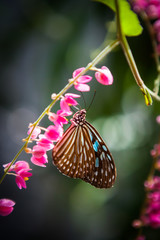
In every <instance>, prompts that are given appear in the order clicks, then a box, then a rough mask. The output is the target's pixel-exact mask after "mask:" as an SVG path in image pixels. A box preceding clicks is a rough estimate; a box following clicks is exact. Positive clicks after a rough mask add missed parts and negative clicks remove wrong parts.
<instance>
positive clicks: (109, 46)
mask: <svg viewBox="0 0 160 240" xmlns="http://www.w3.org/2000/svg"><path fill="white" fill-rule="evenodd" d="M118 45H119V40H115V41H114V42H112V43H111V44H109V45H108V46H107V47H106V48H104V49H103V50H102V51H101V52H100V53H99V54H98V55H97V56H96V57H95V58H94V59H93V61H92V62H90V63H89V64H88V65H87V66H86V67H85V69H84V70H83V71H82V72H80V73H79V74H78V75H77V76H76V77H75V78H74V79H70V80H69V83H68V84H67V85H66V86H65V87H64V88H63V89H62V90H61V91H60V92H59V93H58V94H57V95H56V96H55V98H54V100H53V101H52V102H51V103H50V104H49V105H48V106H47V107H46V108H45V109H44V111H43V112H42V114H41V115H40V116H39V117H38V119H37V120H36V121H35V122H34V123H33V128H32V131H31V133H30V134H29V135H28V137H27V138H26V139H25V141H26V142H25V144H24V145H23V146H22V148H21V149H20V150H19V152H18V153H17V154H16V155H15V157H14V158H13V160H12V162H11V164H10V165H9V167H8V168H7V169H6V170H5V172H4V174H3V176H2V178H1V179H0V184H1V183H2V181H3V179H4V178H5V176H6V174H7V173H8V171H9V169H10V167H11V166H12V165H13V164H14V162H15V161H16V159H17V158H18V157H19V155H20V154H21V152H22V151H23V150H24V149H25V148H26V147H27V145H28V143H29V141H30V139H31V135H32V132H33V131H34V129H35V127H36V126H37V125H38V124H39V122H40V121H41V120H42V119H43V118H44V116H45V115H46V114H47V113H48V112H49V111H50V110H51V108H52V107H53V106H54V105H55V103H56V102H57V101H58V100H59V98H60V97H61V96H62V95H63V94H64V93H65V92H67V91H68V89H69V88H70V87H72V85H73V84H74V82H75V81H76V80H77V79H78V78H79V77H80V76H82V75H84V74H85V73H86V72H87V71H89V70H90V68H92V67H93V66H95V65H96V64H97V63H99V62H100V61H101V60H102V59H103V58H104V57H105V56H106V55H107V54H108V53H109V52H111V51H112V50H113V49H114V48H115V47H116V46H118Z"/></svg>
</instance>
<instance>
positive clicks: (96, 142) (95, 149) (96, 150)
mask: <svg viewBox="0 0 160 240" xmlns="http://www.w3.org/2000/svg"><path fill="white" fill-rule="evenodd" d="M98 146H99V143H98V141H97V140H96V141H95V143H94V144H93V148H94V151H95V152H98Z"/></svg>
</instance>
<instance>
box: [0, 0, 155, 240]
mask: <svg viewBox="0 0 160 240" xmlns="http://www.w3.org/2000/svg"><path fill="white" fill-rule="evenodd" d="M106 2H107V1H106ZM113 2H114V5H112V4H111V1H110V2H109V3H108V5H109V6H111V8H112V9H113V10H114V11H115V12H116V23H117V39H116V40H115V41H113V42H112V43H110V44H109V45H108V46H106V47H105V48H104V49H103V50H102V51H101V52H100V53H99V54H98V55H97V56H96V57H95V58H94V59H93V61H92V62H90V63H89V64H88V65H87V66H86V67H80V68H78V69H76V70H75V71H74V72H73V74H72V78H71V79H69V80H68V84H67V85H66V86H65V87H64V88H63V89H62V90H61V91H60V92H59V93H58V94H55V93H54V94H52V96H51V99H52V102H51V103H50V104H49V105H48V106H47V107H46V109H45V110H44V111H43V112H42V114H41V115H40V116H39V118H38V119H37V120H36V121H35V122H34V123H30V124H29V130H28V132H27V134H28V136H27V137H26V138H25V139H23V141H24V145H23V146H22V148H21V149H20V150H19V152H18V153H17V154H16V156H15V157H14V158H13V160H12V161H11V162H9V163H7V164H4V165H3V167H4V174H3V176H2V178H1V179H0V183H2V181H3V179H4V178H5V176H6V175H10V176H14V177H15V182H16V184H17V186H18V188H19V189H22V188H26V187H27V184H26V182H27V180H29V178H30V177H31V176H32V173H31V171H32V169H31V168H30V166H29V163H27V162H26V161H24V160H18V161H17V159H18V158H19V156H20V154H21V152H22V151H23V150H24V151H25V152H26V153H27V154H30V155H31V157H30V161H31V162H32V163H33V164H35V165H37V166H39V167H46V165H47V163H48V157H47V152H48V151H50V150H51V149H53V148H54V145H55V143H56V142H57V141H59V140H60V139H61V137H62V136H63V132H64V129H63V126H64V125H65V124H67V123H68V119H67V117H68V116H70V115H72V109H71V106H77V105H78V99H79V98H80V95H79V94H75V93H72V92H70V93H69V92H68V90H69V89H70V88H71V87H72V86H73V87H74V88H75V89H76V90H77V91H80V92H89V91H90V86H89V82H90V81H92V79H93V77H92V76H90V74H88V75H86V73H87V72H89V71H93V72H94V76H95V79H96V80H97V81H98V82H99V83H100V84H103V85H106V86H108V85H112V84H113V76H112V73H111V71H110V70H109V69H108V68H107V67H106V66H101V67H100V68H98V67H96V65H97V64H99V63H100V61H101V60H102V59H103V58H104V57H105V56H106V55H107V54H109V53H110V52H111V51H112V50H113V49H115V48H116V47H117V46H121V48H122V50H123V52H124V54H125V57H126V59H127V62H128V64H129V67H130V69H131V71H132V73H133V76H134V78H135V81H136V83H137V85H138V86H139V88H140V90H141V91H142V93H143V95H144V97H145V102H146V104H147V105H151V104H152V97H153V98H154V99H156V100H158V101H160V96H159V95H158V92H159V83H160V80H159V79H160V76H159V75H160V64H159V58H158V56H159V55H160V34H159V31H160V1H158V0H146V1H145V0H134V1H130V2H131V4H132V7H133V10H134V11H135V12H136V13H138V14H141V15H142V16H143V17H144V16H145V17H146V16H147V19H149V20H153V19H154V22H149V24H148V26H149V30H150V33H151V32H152V31H151V27H152V29H153V31H154V34H151V36H152V40H153V41H152V43H153V47H154V53H155V54H154V56H155V60H156V64H157V71H158V78H157V79H156V81H155V89H154V90H153V91H152V90H150V89H149V88H148V87H147V86H146V85H145V84H144V82H143V80H142V79H141V76H140V74H139V71H138V68H137V66H136V63H135V60H134V57H133V55H132V52H131V49H130V46H129V44H128V42H127V39H126V35H125V33H124V32H125V31H124V29H123V25H122V24H121V12H120V4H119V2H121V1H118V0H115V1H113ZM155 7H156V8H155ZM144 14H145V15H144ZM152 33H153V32H152ZM153 35H154V37H153ZM58 101H59V105H60V108H59V110H58V111H57V112H56V113H55V112H53V111H51V110H52V107H53V106H54V105H55V103H56V102H58ZM45 116H47V117H48V119H49V120H50V125H49V126H47V127H44V126H40V122H41V120H42V119H43V118H44V117H45ZM157 122H158V123H160V116H158V117H157ZM30 143H35V145H33V147H32V148H31V147H29V146H28V145H29V144H30ZM151 155H152V157H153V159H154V164H153V168H152V171H151V173H150V175H149V177H148V179H147V180H146V181H145V184H144V186H145V190H146V200H145V203H144V206H143V208H142V212H141V214H140V217H139V219H138V220H135V221H134V222H133V226H134V227H139V228H140V229H142V227H144V226H151V227H153V228H158V227H160V177H159V176H157V175H156V174H155V171H160V145H159V144H157V145H155V146H154V149H153V150H152V151H151ZM153 169H154V171H153ZM14 205H15V202H14V201H12V200H10V199H5V198H2V199H0V215H2V216H7V215H9V214H10V213H11V212H12V211H13V208H14ZM143 239H145V237H144V235H142V233H141V232H140V234H139V236H138V238H137V240H143Z"/></svg>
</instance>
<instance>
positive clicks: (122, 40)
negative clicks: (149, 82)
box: [115, 0, 160, 101]
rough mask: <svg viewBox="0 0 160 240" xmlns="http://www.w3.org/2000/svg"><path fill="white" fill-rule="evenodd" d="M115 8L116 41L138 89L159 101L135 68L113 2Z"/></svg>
mask: <svg viewBox="0 0 160 240" xmlns="http://www.w3.org/2000/svg"><path fill="white" fill-rule="evenodd" d="M115 6H116V14H117V35H118V39H119V41H120V44H121V46H122V49H123V52H124V54H125V56H126V59H127V62H128V64H129V66H130V69H131V71H132V74H133V76H134V78H135V80H136V83H137V85H138V86H139V87H140V89H141V90H142V92H143V93H144V94H145V93H146V91H148V93H149V94H150V95H151V96H152V97H154V98H155V99H156V100H157V101H160V96H158V95H157V94H156V93H155V92H153V91H152V90H150V89H149V88H148V87H147V86H146V85H145V84H144V82H143V80H142V78H141V76H140V74H139V71H138V68H137V66H136V63H135V60H134V57H133V54H132V51H131V49H130V46H129V44H128V41H127V39H126V37H125V35H124V33H123V31H122V27H121V19H120V11H119V4H118V0H115Z"/></svg>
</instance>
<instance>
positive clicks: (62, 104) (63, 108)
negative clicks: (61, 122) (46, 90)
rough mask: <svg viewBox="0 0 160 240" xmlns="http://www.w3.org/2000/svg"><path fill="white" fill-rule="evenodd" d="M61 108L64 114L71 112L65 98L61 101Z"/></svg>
mask: <svg viewBox="0 0 160 240" xmlns="http://www.w3.org/2000/svg"><path fill="white" fill-rule="evenodd" d="M60 107H61V109H62V111H64V112H70V107H69V106H68V104H67V103H66V100H65V98H62V99H61V101H60Z"/></svg>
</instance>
